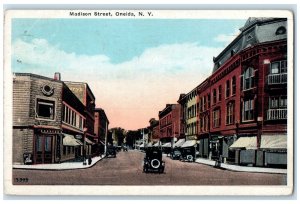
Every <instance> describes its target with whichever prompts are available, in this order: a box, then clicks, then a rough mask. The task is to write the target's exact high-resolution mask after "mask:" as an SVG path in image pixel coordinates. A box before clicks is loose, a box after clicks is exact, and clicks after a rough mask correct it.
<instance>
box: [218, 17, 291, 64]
mask: <svg viewBox="0 0 300 204" xmlns="http://www.w3.org/2000/svg"><path fill="white" fill-rule="evenodd" d="M278 20H279V21H283V20H286V18H272V19H266V20H265V21H257V22H255V23H253V24H252V25H250V26H249V27H247V28H246V29H243V30H241V29H242V28H243V27H242V28H240V31H241V33H240V34H239V35H238V36H236V38H235V39H234V40H233V41H231V42H230V43H229V44H228V45H227V46H226V47H225V48H224V49H223V50H222V52H220V54H218V56H216V57H215V60H213V62H214V63H215V62H216V61H218V60H219V59H220V58H221V56H222V55H223V54H224V53H225V52H226V51H227V50H228V48H229V47H231V46H232V45H233V44H234V43H235V42H236V41H238V40H239V39H240V38H241V37H242V36H243V35H242V34H244V33H245V32H246V31H248V30H249V29H250V28H252V27H254V25H257V24H261V23H267V22H271V21H278Z"/></svg>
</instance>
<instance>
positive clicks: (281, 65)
mask: <svg viewBox="0 0 300 204" xmlns="http://www.w3.org/2000/svg"><path fill="white" fill-rule="evenodd" d="M270 66H271V67H270V74H280V73H287V61H286V60H282V61H276V62H272V63H271V65H270Z"/></svg>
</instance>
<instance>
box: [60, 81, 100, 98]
mask: <svg viewBox="0 0 300 204" xmlns="http://www.w3.org/2000/svg"><path fill="white" fill-rule="evenodd" d="M64 82H66V83H73V84H84V85H86V87H87V89H88V91H89V92H90V93H91V95H92V97H93V98H94V100H96V97H95V95H94V94H93V92H92V90H91V88H90V86H89V84H88V83H87V82H79V81H64Z"/></svg>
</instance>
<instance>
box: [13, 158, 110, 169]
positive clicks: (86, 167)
mask: <svg viewBox="0 0 300 204" xmlns="http://www.w3.org/2000/svg"><path fill="white" fill-rule="evenodd" d="M104 158H106V156H104V157H102V158H100V159H99V160H98V161H96V162H95V163H92V164H91V165H88V164H87V165H85V166H82V167H77V168H76V167H70V168H64V169H50V168H36V167H31V168H30V167H26V168H24V167H14V165H13V168H12V169H20V170H39V171H66V170H76V169H88V168H91V167H93V166H94V165H95V164H97V163H98V162H99V161H101V160H102V159H104ZM78 163H79V162H78ZM80 163H81V162H80ZM18 166H25V165H18ZM27 166H28V165H27Z"/></svg>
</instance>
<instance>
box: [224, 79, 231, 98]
mask: <svg viewBox="0 0 300 204" xmlns="http://www.w3.org/2000/svg"><path fill="white" fill-rule="evenodd" d="M225 95H226V98H228V97H229V96H230V82H229V80H227V81H226V94H225Z"/></svg>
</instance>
